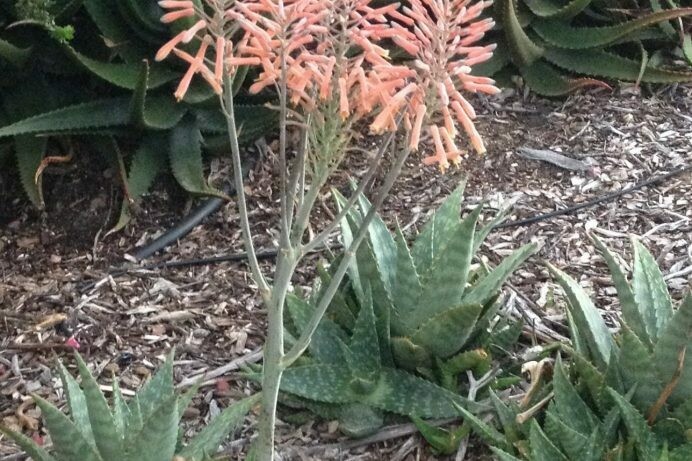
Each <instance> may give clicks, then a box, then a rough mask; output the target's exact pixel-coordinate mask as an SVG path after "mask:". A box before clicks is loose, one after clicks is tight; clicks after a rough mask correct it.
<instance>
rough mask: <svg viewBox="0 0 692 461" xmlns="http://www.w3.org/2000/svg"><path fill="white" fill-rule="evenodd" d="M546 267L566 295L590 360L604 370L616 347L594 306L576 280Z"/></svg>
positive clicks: (548, 265) (557, 270)
mask: <svg viewBox="0 0 692 461" xmlns="http://www.w3.org/2000/svg"><path fill="white" fill-rule="evenodd" d="M546 265H547V267H548V270H550V272H551V273H552V274H553V277H554V278H555V279H556V281H557V282H558V283H559V284H560V286H561V287H562V289H563V290H564V292H565V294H566V295H567V306H568V308H569V310H570V314H571V315H572V318H573V324H574V325H573V326H574V328H575V329H576V330H577V331H578V333H579V335H581V336H582V337H583V338H585V339H586V342H587V345H588V348H589V353H590V355H591V358H592V360H594V362H595V363H596V365H597V366H598V368H600V369H602V370H604V369H606V366H607V365H608V362H609V360H610V355H611V350H612V349H613V348H614V347H616V346H615V344H614V341H613V337H612V334H611V333H610V331H609V330H608V327H607V326H606V324H605V322H604V321H603V319H602V318H601V315H600V314H599V312H598V310H597V309H596V306H594V304H593V302H592V301H591V299H590V298H589V296H588V295H587V294H586V293H585V292H584V289H583V288H582V287H581V286H579V284H578V283H577V282H576V280H574V279H573V278H572V277H570V276H569V275H567V274H565V273H564V272H562V271H561V270H559V269H558V268H556V267H555V266H553V265H551V264H550V263H546Z"/></svg>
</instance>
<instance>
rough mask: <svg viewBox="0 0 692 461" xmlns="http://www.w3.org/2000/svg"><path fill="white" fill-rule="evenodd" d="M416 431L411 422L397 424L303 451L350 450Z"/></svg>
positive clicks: (441, 421)
mask: <svg viewBox="0 0 692 461" xmlns="http://www.w3.org/2000/svg"><path fill="white" fill-rule="evenodd" d="M458 420H459V418H445V419H438V420H434V421H427V423H428V424H430V425H432V426H444V425H446V424H450V423H453V422H454V421H458ZM416 432H418V427H417V426H416V425H415V424H413V423H406V424H398V425H396V426H388V427H385V428H383V429H382V430H381V431H379V432H378V433H376V434H373V435H371V436H370V437H365V438H363V439H358V440H350V441H347V442H341V443H332V444H328V445H318V446H316V447H310V448H308V449H307V450H306V451H305V453H306V454H315V453H321V452H323V451H326V450H342V451H346V450H352V449H354V448H358V447H363V446H367V445H372V444H374V443H379V442H385V441H387V440H391V439H398V438H400V437H405V436H407V435H411V434H415V433H416Z"/></svg>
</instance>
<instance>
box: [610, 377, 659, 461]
mask: <svg viewBox="0 0 692 461" xmlns="http://www.w3.org/2000/svg"><path fill="white" fill-rule="evenodd" d="M608 393H609V394H610V396H611V397H612V398H613V399H614V400H615V403H616V404H617V406H618V408H619V409H620V414H621V415H622V418H623V420H624V422H625V426H627V431H628V432H629V433H630V435H631V437H632V439H633V440H634V441H635V443H636V446H637V452H638V453H639V456H640V457H641V459H654V453H656V451H657V447H656V441H655V439H654V436H653V433H652V432H651V431H650V429H649V425H648V424H647V423H646V420H645V419H644V417H643V416H642V415H641V414H640V413H639V411H638V410H637V409H636V408H635V407H634V406H633V405H632V404H631V403H629V402H628V401H627V400H626V399H625V398H624V397H623V396H622V395H621V394H620V393H619V392H616V391H615V390H613V389H608Z"/></svg>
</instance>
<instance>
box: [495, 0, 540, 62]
mask: <svg viewBox="0 0 692 461" xmlns="http://www.w3.org/2000/svg"><path fill="white" fill-rule="evenodd" d="M498 6H499V18H498V19H499V21H500V23H501V24H502V27H503V29H504V31H505V38H506V40H507V43H508V44H509V47H510V51H511V55H512V60H513V61H514V64H516V65H517V66H519V67H522V66H528V65H530V64H532V63H533V62H535V61H536V60H538V59H539V58H540V57H541V56H542V55H543V48H541V47H540V46H538V45H537V44H536V43H534V42H533V40H531V39H530V38H529V36H528V35H526V32H525V31H524V29H523V27H522V25H521V23H520V22H519V18H518V17H517V12H516V4H515V0H500V2H499V4H498Z"/></svg>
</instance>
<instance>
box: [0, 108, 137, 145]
mask: <svg viewBox="0 0 692 461" xmlns="http://www.w3.org/2000/svg"><path fill="white" fill-rule="evenodd" d="M128 106H129V103H128V100H127V99H124V98H113V99H103V100H98V101H92V102H87V103H83V104H76V105H73V106H68V107H63V108H61V109H57V110H54V111H49V112H45V113H43V114H39V115H35V116H33V117H29V118H25V119H23V120H20V121H18V122H15V123H13V124H11V125H8V126H5V127H2V128H0V138H1V137H5V136H17V135H23V134H35V133H60V132H68V131H71V130H87V129H96V128H108V127H114V126H119V125H126V124H127V123H128V122H129V119H130V117H129V110H128Z"/></svg>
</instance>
